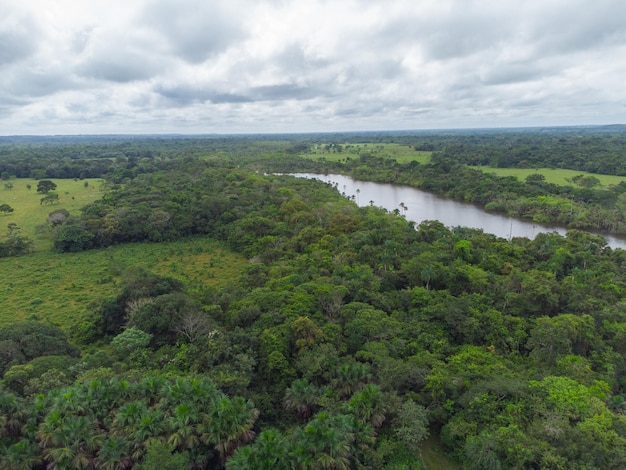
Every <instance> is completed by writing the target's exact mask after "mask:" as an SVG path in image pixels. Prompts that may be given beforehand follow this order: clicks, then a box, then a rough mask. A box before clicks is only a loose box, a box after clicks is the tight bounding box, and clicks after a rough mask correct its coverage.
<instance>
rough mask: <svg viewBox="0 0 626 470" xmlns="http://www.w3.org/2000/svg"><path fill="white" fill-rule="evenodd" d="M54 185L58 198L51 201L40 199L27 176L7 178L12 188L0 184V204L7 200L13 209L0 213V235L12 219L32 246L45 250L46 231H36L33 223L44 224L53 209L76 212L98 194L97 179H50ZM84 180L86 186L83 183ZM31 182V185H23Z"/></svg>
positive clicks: (95, 198) (99, 182)
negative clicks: (3, 213)
mask: <svg viewBox="0 0 626 470" xmlns="http://www.w3.org/2000/svg"><path fill="white" fill-rule="evenodd" d="M50 181H52V182H54V183H55V184H56V185H57V188H56V190H55V191H54V192H55V193H57V194H58V195H59V202H58V203H55V204H52V205H48V204H46V205H42V204H41V203H40V201H41V198H42V197H43V194H41V193H38V192H37V180H34V179H31V178H17V179H11V180H10V181H8V183H11V184H12V185H13V189H6V188H5V186H4V184H0V204H8V205H10V206H11V207H12V208H13V209H14V212H11V213H9V214H6V215H0V235H3V233H2V232H3V231H4V229H5V228H6V226H7V225H8V224H11V223H14V224H17V225H18V227H20V228H21V229H22V235H23V236H26V237H28V238H30V239H31V240H33V241H34V242H35V250H36V251H43V250H47V249H48V248H50V246H51V241H50V237H49V236H48V235H47V234H45V233H44V234H41V233H40V234H38V233H37V230H36V228H37V226H39V225H44V224H45V223H46V219H47V217H48V214H49V213H50V212H52V211H55V210H57V209H66V210H68V211H69V212H70V214H74V215H78V214H79V213H80V209H81V208H82V207H84V206H86V205H87V204H89V203H90V202H93V201H95V200H97V199H99V198H100V197H101V195H102V191H101V188H102V183H103V180H101V179H84V180H73V179H51V180H50ZM85 184H87V186H85ZM27 185H30V186H31V189H28V188H27Z"/></svg>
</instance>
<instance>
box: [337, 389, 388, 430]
mask: <svg viewBox="0 0 626 470" xmlns="http://www.w3.org/2000/svg"><path fill="white" fill-rule="evenodd" d="M345 409H346V411H347V412H349V413H350V414H352V415H353V416H354V417H355V418H356V419H357V420H358V421H360V422H361V423H370V424H371V425H372V426H373V427H374V428H380V426H382V424H383V422H384V421H385V417H386V415H387V411H388V409H387V400H386V399H385V394H384V393H383V391H382V390H381V389H380V387H379V386H378V385H374V384H367V385H365V387H364V388H363V390H360V391H358V392H355V393H354V395H352V397H351V398H350V400H349V401H348V402H347V403H346V405H345Z"/></svg>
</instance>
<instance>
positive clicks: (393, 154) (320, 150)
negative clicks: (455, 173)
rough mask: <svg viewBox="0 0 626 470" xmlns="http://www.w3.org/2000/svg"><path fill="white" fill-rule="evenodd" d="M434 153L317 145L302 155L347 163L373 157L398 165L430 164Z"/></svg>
mask: <svg viewBox="0 0 626 470" xmlns="http://www.w3.org/2000/svg"><path fill="white" fill-rule="evenodd" d="M431 154H432V152H421V151H417V150H415V149H413V147H410V146H408V145H401V144H373V143H362V144H317V145H314V146H312V147H311V150H310V153H305V154H301V156H302V157H304V158H310V159H314V160H322V159H324V160H327V161H332V162H345V161H347V160H348V159H355V158H359V157H360V156H361V155H372V156H375V157H383V158H389V159H393V160H396V161H397V162H398V163H408V162H413V161H415V162H418V163H428V162H429V161H430V156H431Z"/></svg>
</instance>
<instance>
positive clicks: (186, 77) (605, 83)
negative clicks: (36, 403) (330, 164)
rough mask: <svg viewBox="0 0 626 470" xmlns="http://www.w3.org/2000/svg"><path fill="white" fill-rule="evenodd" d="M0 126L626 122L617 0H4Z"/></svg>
mask: <svg viewBox="0 0 626 470" xmlns="http://www.w3.org/2000/svg"><path fill="white" fill-rule="evenodd" d="M0 12H2V14H1V15H0V135H14V134H34V135H41V134H108V133H125V134H128V133H267V132H319V131H328V132H333V131H360V130H404V129H438V128H483V127H519V126H548V125H593V124H613V123H626V86H624V82H625V81H626V21H625V20H624V19H625V18H626V2H624V1H623V0H519V1H503V0H106V1H103V0H88V1H87V0H20V1H16V0H0Z"/></svg>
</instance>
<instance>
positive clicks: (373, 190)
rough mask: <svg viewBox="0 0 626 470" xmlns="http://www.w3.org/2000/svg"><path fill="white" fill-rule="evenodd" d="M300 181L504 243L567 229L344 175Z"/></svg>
mask: <svg viewBox="0 0 626 470" xmlns="http://www.w3.org/2000/svg"><path fill="white" fill-rule="evenodd" d="M293 176H297V177H299V178H316V179H319V180H321V181H324V182H326V183H329V184H331V185H333V186H336V187H337V189H338V190H339V192H340V193H344V194H345V195H346V196H347V197H350V198H352V199H354V201H355V202H356V203H357V204H358V205H359V206H367V205H370V204H373V205H375V206H380V207H384V208H385V209H387V210H388V211H393V210H395V209H398V210H399V211H400V213H401V214H403V215H405V216H406V218H407V220H410V221H412V222H417V223H419V222H422V221H423V220H439V221H440V222H442V223H443V224H444V225H446V226H448V227H456V226H459V225H460V226H464V227H472V228H479V229H482V230H484V231H485V232H487V233H493V234H494V235H496V236H498V237H502V238H506V239H510V238H511V237H526V238H531V239H532V238H534V237H535V235H536V234H537V233H540V232H558V233H560V234H561V235H565V233H566V231H567V229H565V228H563V227H558V226H546V225H539V224H533V223H532V222H527V221H523V220H519V219H514V218H511V217H506V216H502V215H499V214H493V213H490V212H485V211H484V210H483V209H481V208H480V207H478V206H475V205H472V204H468V203H463V202H458V201H453V200H451V199H445V198H441V197H438V196H435V195H434V194H431V193H428V192H425V191H420V190H419V189H415V188H411V187H409V186H401V185H395V184H385V183H372V182H368V181H355V180H353V179H352V178H350V177H349V176H344V175H317V174H311V173H296V174H294V175H293ZM602 236H603V237H604V238H605V239H606V240H607V242H608V244H609V246H611V247H612V248H623V249H626V240H624V239H621V238H617V237H614V236H610V235H604V234H602Z"/></svg>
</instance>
